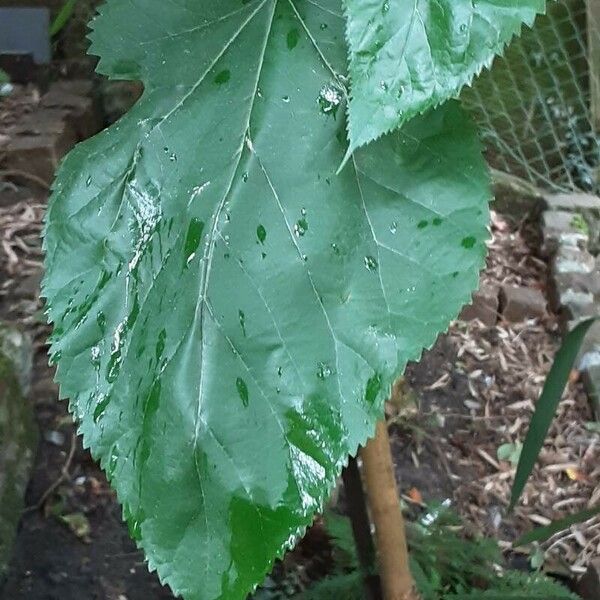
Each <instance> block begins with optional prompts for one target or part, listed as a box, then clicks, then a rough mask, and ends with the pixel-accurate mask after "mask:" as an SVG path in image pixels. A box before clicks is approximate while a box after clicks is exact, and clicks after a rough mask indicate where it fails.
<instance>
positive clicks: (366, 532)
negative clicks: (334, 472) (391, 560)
mask: <svg viewBox="0 0 600 600" xmlns="http://www.w3.org/2000/svg"><path fill="white" fill-rule="evenodd" d="M342 479H343V481H344V490H345V495H346V503H347V510H348V516H349V517H350V523H351V524H352V534H353V537H354V544H355V546H356V554H357V557H358V562H359V563H360V568H361V570H362V575H363V585H364V592H365V598H366V600H381V586H380V582H379V577H378V576H377V574H376V572H375V546H374V545H373V538H372V536H371V520H370V518H369V512H368V509H367V502H366V498H365V494H364V490H363V484H362V477H361V474H360V469H359V468H358V461H357V459H356V458H354V457H351V458H350V460H349V462H348V466H347V467H346V468H345V469H344V470H343V471H342Z"/></svg>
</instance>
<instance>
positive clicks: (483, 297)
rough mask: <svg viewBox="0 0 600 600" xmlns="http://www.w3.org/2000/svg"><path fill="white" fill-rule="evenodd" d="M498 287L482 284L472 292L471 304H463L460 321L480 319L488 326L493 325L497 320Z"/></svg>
mask: <svg viewBox="0 0 600 600" xmlns="http://www.w3.org/2000/svg"><path fill="white" fill-rule="evenodd" d="M499 291H500V290H499V288H498V286H495V285H482V286H481V288H480V289H479V290H478V291H477V292H475V293H474V294H473V301H472V302H471V304H469V305H467V306H465V307H464V308H463V310H462V312H461V313H460V317H459V319H460V320H461V321H475V320H476V319H477V320H479V321H481V322H482V323H483V324H484V325H487V326H488V327H493V326H494V325H495V324H496V321H497V320H498V307H499V304H500V300H499V298H498V294H499Z"/></svg>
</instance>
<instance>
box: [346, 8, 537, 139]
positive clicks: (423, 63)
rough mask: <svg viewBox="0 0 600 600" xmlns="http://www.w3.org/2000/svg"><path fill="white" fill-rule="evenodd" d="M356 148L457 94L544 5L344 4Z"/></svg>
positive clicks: (351, 120)
mask: <svg viewBox="0 0 600 600" xmlns="http://www.w3.org/2000/svg"><path fill="white" fill-rule="evenodd" d="M345 6H346V8H345V10H346V15H347V18H348V23H347V38H348V43H349V46H350V69H349V70H350V79H351V83H352V100H351V102H350V107H349V112H350V118H349V137H350V148H351V150H352V149H355V148H359V147H360V146H363V145H364V144H368V143H369V142H370V141H372V140H375V139H377V138H379V137H380V136H381V135H383V134H385V133H388V132H389V131H392V130H393V129H396V128H397V127H399V126H401V125H402V124H403V123H406V122H407V121H409V120H410V119H412V118H413V117H414V116H415V115H418V114H421V113H423V112H425V111H426V110H428V109H430V108H432V107H435V106H437V105H439V104H441V103H443V102H444V101H446V100H448V99H449V98H452V97H454V96H456V95H457V94H458V92H459V91H460V89H461V88H462V87H463V86H464V85H465V84H469V83H470V82H471V80H472V78H473V77H474V76H475V75H477V74H478V73H479V72H480V71H481V70H482V69H483V68H485V67H488V66H489V65H490V64H491V62H492V61H493V59H494V57H495V56H496V55H497V54H500V53H501V52H503V50H504V47H505V46H506V44H507V43H508V42H510V40H511V39H512V38H513V36H515V35H516V34H518V33H519V32H520V30H521V26H522V24H523V23H525V24H527V25H529V26H531V25H532V24H533V21H534V19H535V16H536V14H538V13H541V12H542V11H543V10H544V7H545V2H544V0H505V1H503V2H498V1H497V0H477V1H475V2H474V1H473V0H436V1H434V0H414V1H412V2H407V1H405V0H381V1H380V2H365V1H364V0H345Z"/></svg>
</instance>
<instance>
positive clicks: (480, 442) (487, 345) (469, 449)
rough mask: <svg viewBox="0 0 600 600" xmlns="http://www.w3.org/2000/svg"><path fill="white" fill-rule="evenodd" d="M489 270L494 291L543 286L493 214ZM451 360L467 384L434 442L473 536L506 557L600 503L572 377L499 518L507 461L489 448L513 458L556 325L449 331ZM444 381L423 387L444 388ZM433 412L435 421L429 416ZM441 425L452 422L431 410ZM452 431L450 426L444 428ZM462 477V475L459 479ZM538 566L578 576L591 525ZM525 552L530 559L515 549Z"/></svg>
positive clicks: (581, 401) (599, 525)
mask: <svg viewBox="0 0 600 600" xmlns="http://www.w3.org/2000/svg"><path fill="white" fill-rule="evenodd" d="M492 234H493V237H492V240H491V243H490V245H489V247H490V256H489V259H488V266H487V268H486V269H485V272H484V273H483V274H482V280H483V281H485V282H488V283H496V284H504V283H509V284H514V285H526V286H530V287H536V288H544V287H545V278H546V264H545V263H544V262H543V261H541V260H539V259H538V258H536V257H535V256H534V255H533V253H532V251H531V249H530V247H529V246H528V245H527V244H526V242H525V239H526V238H527V239H529V236H528V235H527V232H526V231H525V232H523V231H520V230H519V229H515V228H514V227H511V226H510V225H509V224H508V223H507V222H506V221H504V220H503V219H502V218H501V217H499V216H498V215H494V221H493V227H492ZM448 335H449V339H450V340H451V342H452V344H453V346H454V348H455V350H456V356H457V358H458V360H457V361H456V363H455V364H454V365H453V368H454V369H455V370H458V371H459V372H462V373H463V374H464V376H465V377H467V379H468V389H469V397H466V398H464V404H465V407H464V408H465V411H466V415H465V414H462V415H456V417H457V418H456V426H455V427H454V425H453V427H452V428H451V433H450V435H447V436H446V437H442V438H441V441H440V443H441V446H442V451H443V453H444V455H445V457H446V459H447V465H448V467H449V469H450V471H455V472H459V473H461V476H460V477H459V476H458V475H455V474H453V480H454V484H455V492H454V502H455V506H456V507H457V509H458V510H459V511H460V512H461V513H462V514H463V516H464V517H465V518H466V519H467V520H468V521H469V522H470V523H471V524H472V525H474V528H475V529H476V530H479V531H480V532H482V533H484V534H486V535H490V536H494V537H497V538H499V539H500V540H501V545H502V546H503V547H504V548H505V549H507V550H508V549H510V548H511V542H513V541H515V539H516V538H517V537H518V536H519V535H520V534H522V533H525V532H526V531H529V530H531V529H532V528H534V527H536V526H540V525H548V524H549V523H550V522H551V521H552V520H555V519H558V518H561V517H565V516H567V515H568V514H571V513H574V512H578V511H581V510H583V509H585V508H587V507H591V506H596V505H598V504H599V503H600V430H599V429H598V425H597V424H596V423H593V422H592V419H593V417H592V412H591V409H590V404H589V402H588V399H587V396H586V394H585V392H584V391H583V387H582V385H581V384H580V382H579V381H578V373H577V372H573V373H572V375H571V379H570V382H569V385H568V389H567V390H566V391H565V394H564V397H563V400H562V402H561V404H560V407H559V409H558V413H557V416H556V418H555V420H554V422H553V424H552V427H551V430H550V434H549V436H548V438H547V440H546V443H545V445H544V448H543V451H542V453H541V455H540V458H539V462H538V465H537V467H536V469H535V471H534V473H533V475H532V477H531V478H530V481H529V483H528V484H527V487H526V489H525V492H524V494H523V496H522V499H521V501H520V503H519V505H518V507H517V508H516V509H515V512H514V514H513V515H506V508H507V506H508V500H509V497H510V490H511V486H512V483H513V479H514V474H515V464H514V460H515V459H514V458H513V463H511V462H510V460H501V459H500V458H498V448H499V447H501V446H502V445H504V444H513V445H514V448H515V449H516V450H517V452H518V448H519V445H520V444H521V443H522V442H523V441H524V439H525V435H526V432H527V428H528V424H529V421H530V419H531V416H532V414H533V411H534V407H535V403H536V400H537V399H538V398H539V395H540V392H541V389H542V386H543V383H544V381H545V378H546V375H547V373H548V371H549V369H550V366H551V364H552V361H553V358H554V356H555V354H556V351H557V349H558V348H559V346H560V335H559V333H558V326H557V321H556V318H555V317H554V316H553V315H549V316H548V317H547V318H546V319H544V320H543V322H538V321H533V320H532V321H528V322H523V323H519V324H514V323H506V322H504V321H503V320H502V319H501V318H500V320H499V321H498V324H497V325H496V326H495V327H486V326H484V325H482V324H481V323H480V322H478V321H473V322H469V323H462V322H456V323H454V324H453V325H452V326H451V328H450V331H449V334H448ZM451 374H452V373H450V372H446V373H441V374H440V375H441V377H440V378H439V379H438V380H437V382H435V383H434V384H433V386H430V387H436V388H437V389H438V390H440V391H442V392H443V388H444V387H445V386H447V385H449V383H450V381H451ZM433 412H435V407H434V410H433ZM439 415H441V416H442V418H446V417H447V418H450V419H451V418H452V416H451V415H448V414H447V413H445V412H444V410H443V409H440V410H439ZM452 423H454V421H453V422H452ZM465 473H466V474H467V476H465V475H464V474H465ZM543 550H545V551H546V567H547V568H549V569H550V570H553V571H555V572H562V573H565V574H567V573H569V572H571V573H575V574H577V573H582V572H584V571H585V570H586V566H587V564H588V563H589V562H590V559H591V558H592V557H594V556H598V555H599V554H600V517H598V518H595V519H591V520H590V521H588V522H587V523H584V524H581V525H577V526H573V527H571V528H570V529H569V530H567V531H565V532H562V533H560V534H557V535H555V536H554V537H552V538H551V539H550V540H549V541H548V542H547V543H545V544H544V545H543ZM517 551H527V552H529V551H530V550H517Z"/></svg>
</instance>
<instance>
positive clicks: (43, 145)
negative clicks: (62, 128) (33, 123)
mask: <svg viewBox="0 0 600 600" xmlns="http://www.w3.org/2000/svg"><path fill="white" fill-rule="evenodd" d="M74 143H75V140H74V139H73V138H71V137H69V135H68V133H67V132H64V133H63V134H62V135H61V134H48V135H21V136H16V137H14V138H13V139H12V140H11V142H10V144H9V145H8V146H7V147H6V148H5V150H4V154H5V161H6V169H7V171H11V170H14V171H21V172H23V173H27V174H29V175H33V176H35V177H38V178H39V179H41V180H42V181H44V182H46V183H47V184H48V185H49V184H50V183H51V182H52V180H53V179H54V172H55V171H56V167H57V166H58V164H59V162H60V160H61V159H62V157H63V156H64V155H65V154H66V153H67V152H68V151H69V150H70V149H71V148H72V147H73V145H74Z"/></svg>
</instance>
